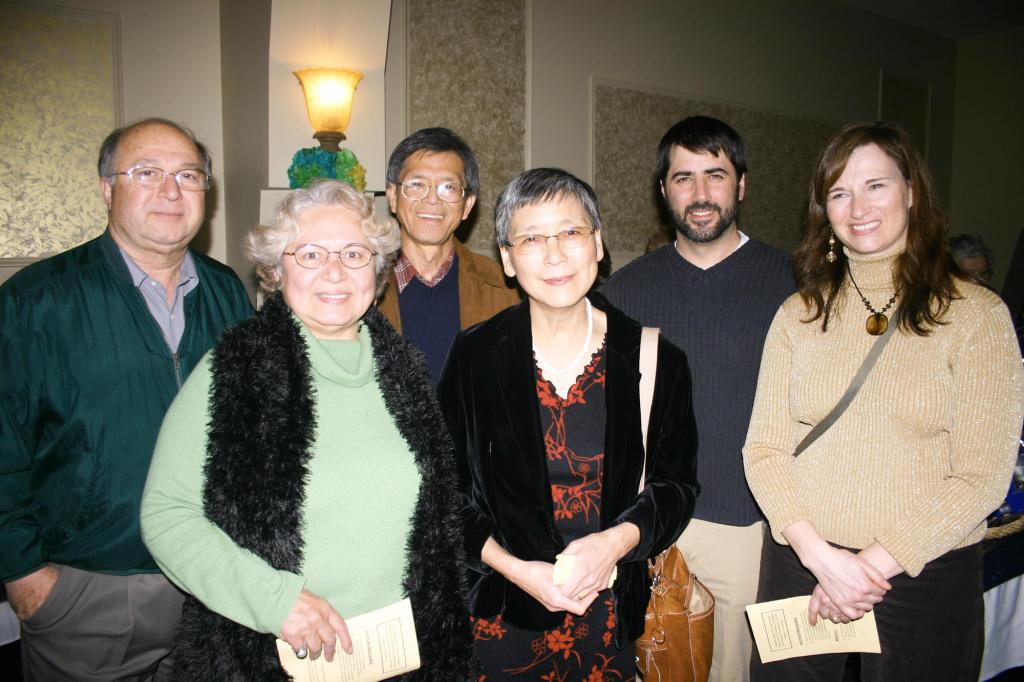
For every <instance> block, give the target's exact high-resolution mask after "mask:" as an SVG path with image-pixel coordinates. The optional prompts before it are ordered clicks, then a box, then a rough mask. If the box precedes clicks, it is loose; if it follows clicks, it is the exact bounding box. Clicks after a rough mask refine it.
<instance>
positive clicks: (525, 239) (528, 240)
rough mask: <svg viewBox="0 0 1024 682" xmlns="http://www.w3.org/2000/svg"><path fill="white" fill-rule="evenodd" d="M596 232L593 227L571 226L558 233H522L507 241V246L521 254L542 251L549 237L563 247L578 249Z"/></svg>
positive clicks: (526, 254) (527, 254)
mask: <svg viewBox="0 0 1024 682" xmlns="http://www.w3.org/2000/svg"><path fill="white" fill-rule="evenodd" d="M592 234H594V228H592V227H569V228H566V229H564V230H562V231H561V232H558V233H556V234H521V235H519V236H517V237H512V239H509V240H506V241H505V246H507V247H509V248H510V249H512V250H513V251H515V252H516V253H517V254H519V255H520V256H529V255H531V254H534V253H540V252H541V251H543V250H544V249H545V248H546V247H547V243H548V240H549V239H557V240H558V244H559V245H560V246H561V247H562V248H563V249H578V248H581V247H582V246H585V245H586V244H587V243H588V242H589V241H590V235H592Z"/></svg>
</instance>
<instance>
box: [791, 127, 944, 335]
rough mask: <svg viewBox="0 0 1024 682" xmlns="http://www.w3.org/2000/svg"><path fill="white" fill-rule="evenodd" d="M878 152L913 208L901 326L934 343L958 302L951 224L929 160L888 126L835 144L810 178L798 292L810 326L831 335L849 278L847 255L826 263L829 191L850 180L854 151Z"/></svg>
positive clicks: (899, 265)
mask: <svg viewBox="0 0 1024 682" xmlns="http://www.w3.org/2000/svg"><path fill="white" fill-rule="evenodd" d="M869 144H873V145H876V146H877V147H878V148H879V149H881V150H882V151H883V152H885V153H886V154H887V155H888V156H889V158H891V159H892V160H893V161H894V162H895V163H896V167H897V168H899V170H900V173H901V174H902V175H903V179H904V180H906V182H907V184H908V185H909V187H910V190H911V192H912V195H911V196H912V197H913V203H912V205H911V207H910V209H909V216H908V219H907V245H906V248H905V249H904V250H903V253H901V254H900V255H899V256H898V257H897V258H896V266H895V268H894V270H895V271H894V279H895V285H896V288H897V289H898V290H899V292H900V305H899V311H898V312H897V314H896V323H897V324H898V325H899V326H900V327H902V328H903V330H904V331H905V332H912V333H914V334H918V335H920V336H927V335H928V334H929V333H930V328H931V327H934V326H936V325H939V324H944V323H943V321H942V318H943V316H944V315H945V313H946V311H947V309H948V308H949V303H950V301H952V300H953V299H954V298H957V297H958V295H957V292H956V286H955V284H954V277H959V276H961V272H960V269H959V268H958V267H957V266H956V264H955V263H953V260H952V258H951V257H950V254H949V247H948V246H947V244H946V218H945V216H944V215H943V213H942V211H941V210H940V208H939V204H938V199H937V197H936V193H935V185H934V183H933V181H932V177H931V173H929V172H928V166H927V165H925V162H924V159H923V158H921V155H920V154H919V153H918V151H917V150H916V149H914V147H913V145H912V144H911V142H910V138H909V136H908V135H907V133H906V132H905V131H904V130H903V129H902V128H900V127H898V126H896V125H893V124H891V123H886V122H878V123H855V124H853V125H848V126H846V127H845V128H843V129H842V130H840V131H839V132H838V133H836V134H835V135H833V136H832V138H831V139H830V140H829V141H828V144H826V145H825V149H824V150H823V151H822V152H821V156H820V157H818V163H817V165H816V167H815V169H814V176H813V177H812V178H811V184H810V192H809V197H808V202H807V218H806V224H805V228H804V236H803V238H802V239H801V240H800V244H799V245H798V246H797V248H796V251H794V253H793V269H794V272H795V274H796V283H797V291H799V292H800V297H801V298H802V299H803V301H804V304H805V305H807V306H808V307H809V308H810V309H811V317H809V318H808V319H807V320H806V322H812V321H814V320H817V319H818V318H821V328H822V330H823V331H824V330H825V329H827V328H828V321H829V317H830V316H831V314H832V312H833V311H834V309H835V306H836V304H837V302H838V300H839V295H840V292H841V291H842V286H843V280H844V279H845V278H846V267H847V266H846V260H847V259H846V255H845V254H844V253H843V251H842V249H838V250H837V252H836V255H837V256H838V258H836V260H835V262H834V263H829V262H828V261H827V260H826V259H825V255H826V253H827V252H828V238H829V235H830V234H831V232H832V228H831V226H830V225H829V222H828V214H827V213H826V211H825V202H826V200H827V198H828V191H829V189H830V188H831V187H832V186H833V185H834V184H835V183H836V181H837V180H838V179H839V176H840V175H842V174H843V170H844V169H845V168H846V164H847V162H848V161H849V160H850V156H851V155H852V154H853V152H854V150H856V149H858V148H860V147H863V146H866V145H869Z"/></svg>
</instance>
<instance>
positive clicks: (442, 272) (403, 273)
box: [395, 249, 455, 293]
mask: <svg viewBox="0 0 1024 682" xmlns="http://www.w3.org/2000/svg"><path fill="white" fill-rule="evenodd" d="M454 262H455V250H454V249H452V254H451V255H450V256H448V258H447V259H446V260H445V262H443V263H441V267H440V268H438V269H437V272H436V273H434V276H433V277H431V278H430V279H426V278H424V277H421V276H420V273H418V272H416V266H415V265H413V264H412V261H411V260H409V259H408V258H406V257H405V254H404V253H399V254H398V260H397V261H395V281H396V282H397V284H398V293H402V291H404V290H405V287H407V286H409V282H411V281H412V278H413V277H415V278H416V279H418V280H419V281H421V282H423V283H424V284H426V285H427V286H428V287H430V288H434V287H435V286H437V285H438V284H440V283H441V280H443V279H444V278H445V277H446V276H447V275H448V272H449V271H450V270H451V269H452V263H454Z"/></svg>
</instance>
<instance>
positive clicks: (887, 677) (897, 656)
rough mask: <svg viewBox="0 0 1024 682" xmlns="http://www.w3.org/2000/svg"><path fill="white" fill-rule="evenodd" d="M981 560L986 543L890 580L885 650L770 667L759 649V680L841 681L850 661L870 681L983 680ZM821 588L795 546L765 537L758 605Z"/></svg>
mask: <svg viewBox="0 0 1024 682" xmlns="http://www.w3.org/2000/svg"><path fill="white" fill-rule="evenodd" d="M981 559H982V556H981V543H978V544H975V545H971V546H970V547H964V548H962V549H956V550H953V551H951V552H948V553H946V554H944V555H943V556H941V557H939V558H938V559H935V560H933V561H931V562H929V563H928V564H927V565H926V566H925V567H924V570H923V571H921V574H920V575H918V576H917V577H916V578H911V577H910V576H908V575H906V574H905V573H901V574H900V575H898V576H896V577H894V578H892V579H890V580H889V582H890V583H891V584H892V590H890V591H889V593H888V594H886V595H885V598H884V599H883V600H882V602H881V603H880V604H878V605H877V606H876V607H875V609H874V611H875V621H876V623H877V624H878V639H879V642H880V643H881V645H882V646H881V648H882V653H880V654H822V655H818V656H803V657H800V658H791V659H788V660H785V661H776V662H774V663H767V664H762V663H761V659H760V657H759V656H758V654H757V651H756V650H755V651H754V653H753V655H752V656H751V662H750V671H751V679H752V680H753V681H754V682H774V681H776V680H777V681H778V682H800V681H802V680H813V681H814V682H818V681H819V680H823V681H828V680H834V681H835V682H840V681H841V680H842V679H843V668H844V666H845V664H846V657H847V656H860V657H861V659H860V667H861V680H863V681H865V682H867V681H871V682H903V681H904V680H928V682H940V681H942V680H949V682H968V681H969V682H975V681H976V680H977V679H978V674H979V673H980V671H981V655H982V652H983V649H984V644H985V641H984V640H985V605H984V601H983V600H982V589H981V567H982V566H981ZM816 584H817V581H816V580H815V578H814V575H812V574H811V572H810V571H808V570H807V569H806V568H804V567H803V565H801V563H800V560H799V559H797V557H796V553H795V552H794V551H793V550H792V549H790V548H789V547H787V546H785V545H780V544H778V543H776V542H775V541H774V540H772V538H771V536H770V535H769V536H768V537H766V538H765V541H764V547H763V549H762V550H761V577H760V582H759V583H758V590H757V601H758V602H763V601H771V600H774V599H785V598H788V597H798V596H802V595H808V594H810V593H811V591H812V590H813V589H814V586H815V585H816ZM755 648H756V647H755Z"/></svg>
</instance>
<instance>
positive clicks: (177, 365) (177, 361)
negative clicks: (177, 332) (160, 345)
mask: <svg viewBox="0 0 1024 682" xmlns="http://www.w3.org/2000/svg"><path fill="white" fill-rule="evenodd" d="M171 357H173V358H174V380H175V381H176V382H177V384H178V388H179V389H180V388H181V358H180V357H179V356H178V352H177V351H175V352H173V353H171Z"/></svg>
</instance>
